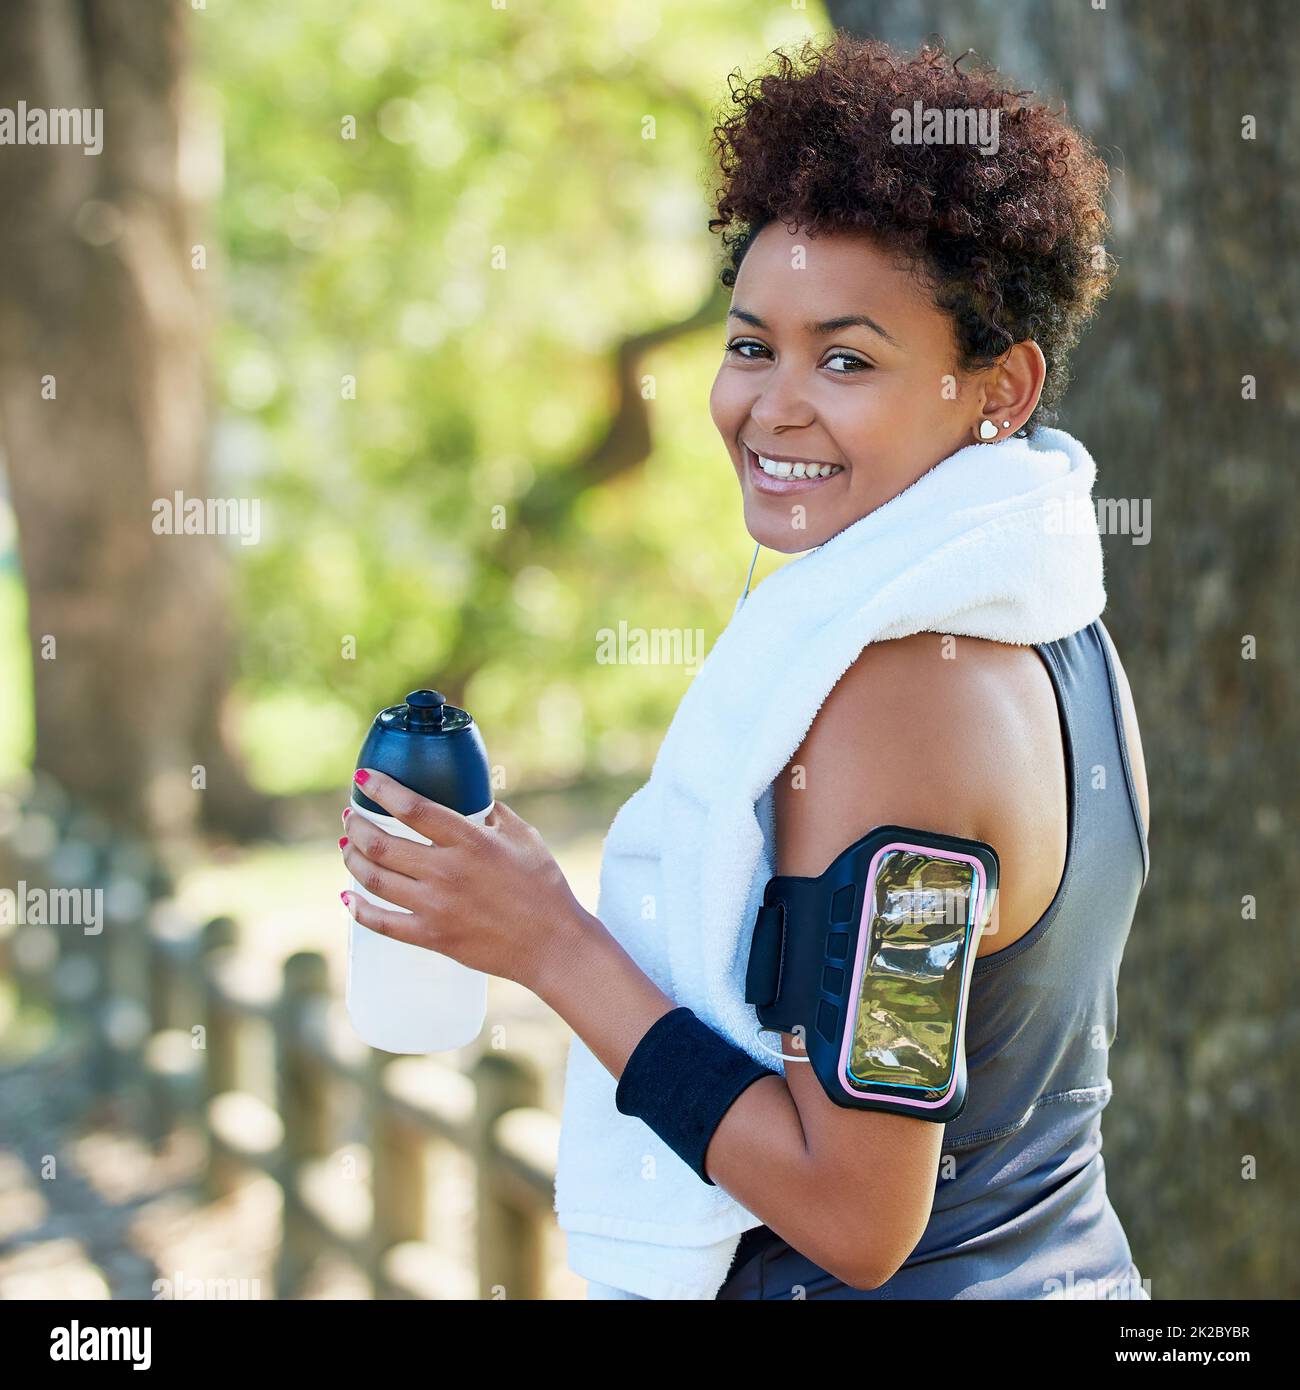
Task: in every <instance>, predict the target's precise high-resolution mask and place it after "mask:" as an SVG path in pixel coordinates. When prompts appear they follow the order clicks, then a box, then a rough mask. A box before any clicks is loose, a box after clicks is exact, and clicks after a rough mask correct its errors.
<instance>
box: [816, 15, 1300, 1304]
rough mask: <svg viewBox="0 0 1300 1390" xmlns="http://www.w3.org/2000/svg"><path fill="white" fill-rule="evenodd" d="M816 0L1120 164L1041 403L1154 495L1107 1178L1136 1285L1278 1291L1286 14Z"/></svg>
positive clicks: (1196, 1293) (1293, 1023)
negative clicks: (942, 57) (1134, 903)
mask: <svg viewBox="0 0 1300 1390" xmlns="http://www.w3.org/2000/svg"><path fill="white" fill-rule="evenodd" d="M827 8H828V10H829V12H830V15H831V20H832V23H834V24H835V25H836V26H837V27H842V28H845V29H849V30H851V31H853V32H855V33H858V34H870V35H872V36H873V37H877V38H882V39H884V40H886V41H887V42H889V43H892V44H895V45H897V46H900V47H907V48H915V46H916V45H917V44H918V43H919V42H920V41H921V40H923V39H924V38H925V37H926V36H927V35H928V34H933V33H938V34H941V35H942V36H943V38H944V39H945V40H946V42H947V44H948V46H949V49H950V50H951V51H953V52H955V53H960V52H962V50H964V49H965V48H967V47H972V48H974V49H975V50H976V51H977V52H978V53H979V54H980V55H981V56H982V57H984V58H986V59H988V60H989V61H990V62H993V63H996V64H997V65H998V66H999V67H1000V68H1001V69H1002V70H1004V71H1005V72H1006V73H1007V74H1008V75H1009V76H1010V77H1011V78H1012V79H1013V80H1014V81H1015V83H1016V84H1017V85H1019V86H1023V87H1031V88H1034V89H1035V90H1037V91H1038V92H1040V93H1041V94H1042V95H1044V96H1045V97H1047V98H1049V99H1050V100H1052V101H1054V102H1055V101H1058V100H1059V99H1060V98H1062V97H1063V98H1065V99H1066V101H1067V113H1068V114H1069V115H1070V116H1071V117H1072V118H1073V119H1074V120H1075V121H1077V122H1078V123H1079V124H1080V125H1081V127H1082V128H1083V129H1084V130H1085V132H1086V133H1087V134H1088V135H1089V136H1090V137H1091V138H1092V140H1093V141H1094V143H1095V144H1096V145H1097V147H1098V149H1099V150H1100V151H1101V152H1102V154H1103V156H1104V157H1105V158H1106V160H1107V163H1108V164H1109V165H1110V166H1111V171H1112V181H1111V211H1112V217H1113V219H1114V224H1115V225H1114V230H1113V233H1112V237H1111V241H1110V247H1109V249H1110V250H1111V251H1113V252H1114V254H1115V255H1116V256H1117V257H1118V259H1119V273H1118V276H1117V279H1116V282H1115V284H1114V287H1113V289H1112V291H1111V295H1110V297H1109V299H1108V300H1107V301H1105V302H1104V303H1103V304H1102V306H1101V309H1100V313H1099V316H1098V318H1097V319H1096V320H1095V321H1094V323H1093V325H1092V327H1091V328H1090V329H1089V330H1088V333H1087V336H1086V337H1085V338H1084V340H1083V342H1082V343H1081V344H1080V347H1079V349H1078V350H1077V351H1076V354H1075V357H1074V372H1073V376H1074V385H1073V387H1072V388H1071V391H1070V393H1069V395H1068V397H1067V399H1066V402H1065V406H1064V409H1063V411H1062V421H1061V423H1062V426H1063V427H1064V428H1065V429H1067V430H1069V431H1070V432H1071V433H1073V434H1076V435H1077V436H1078V437H1079V438H1080V439H1081V440H1082V441H1083V442H1084V443H1085V444H1086V445H1087V447H1088V448H1089V450H1090V451H1091V452H1092V454H1093V456H1094V457H1095V458H1096V460H1097V466H1098V482H1097V489H1096V495H1097V496H1098V497H1107V498H1135V499H1138V498H1145V499H1150V507H1151V512H1150V516H1151V540H1150V543H1149V544H1148V545H1145V546H1138V545H1133V544H1130V543H1129V538H1128V537H1125V536H1119V535H1115V536H1108V537H1106V539H1105V549H1106V579H1107V590H1108V595H1109V599H1108V603H1107V609H1106V622H1107V625H1108V627H1109V628H1110V630H1111V633H1112V635H1113V636H1114V638H1115V643H1116V646H1117V647H1118V649H1119V652H1120V655H1121V657H1122V659H1123V661H1124V664H1125V667H1126V669H1127V671H1128V674H1129V677H1130V679H1131V682H1132V686H1133V693H1134V699H1135V701H1136V704H1137V709H1138V715H1139V718H1140V719H1141V722H1142V735H1143V742H1144V745H1145V754H1146V762H1147V767H1148V769H1149V773H1150V779H1151V801H1152V813H1151V820H1152V829H1153V834H1152V836H1151V850H1152V866H1151V874H1150V878H1149V880H1148V882H1147V886H1146V889H1145V892H1144V894H1143V896H1142V899H1141V901H1140V903H1139V905H1138V912H1137V918H1136V920H1135V922H1134V926H1133V932H1132V936H1131V938H1130V941H1129V946H1128V950H1127V954H1126V959H1125V965H1124V971H1123V974H1122V976H1121V985H1120V1011H1119V1019H1120V1035H1119V1038H1118V1039H1117V1042H1116V1046H1115V1049H1114V1050H1113V1052H1112V1054H1111V1066H1112V1073H1113V1075H1114V1079H1115V1084H1116V1094H1115V1099H1114V1100H1113V1101H1112V1102H1111V1105H1110V1107H1109V1109H1108V1111H1107V1116H1106V1123H1105V1133H1106V1149H1105V1152H1106V1158H1107V1164H1106V1169H1107V1175H1108V1180H1109V1188H1110V1192H1111V1196H1112V1199H1113V1201H1114V1203H1115V1206H1116V1208H1117V1209H1118V1210H1119V1212H1120V1214H1121V1216H1122V1218H1123V1220H1124V1223H1125V1226H1126V1228H1127V1230H1128V1232H1129V1236H1130V1240H1131V1242H1132V1245H1133V1250H1134V1256H1135V1259H1136V1260H1137V1263H1138V1266H1139V1268H1140V1269H1141V1270H1142V1273H1143V1275H1144V1276H1149V1277H1151V1279H1152V1283H1153V1294H1154V1296H1155V1297H1156V1298H1161V1297H1211V1298H1213V1297H1220V1298H1222V1297H1236V1298H1277V1297H1285V1296H1287V1295H1288V1294H1290V1295H1291V1296H1294V1295H1295V1294H1296V1292H1297V1282H1296V1272H1295V1260H1296V1256H1295V1251H1296V1249H1297V1246H1298V1245H1300V1208H1297V1205H1296V1203H1295V1202H1294V1201H1292V1200H1290V1195H1289V1188H1290V1186H1291V1175H1292V1174H1294V1172H1295V1170H1296V1166H1297V1160H1298V1159H1300V1143H1298V1142H1297V1138H1296V1135H1297V1133H1298V1131H1297V1129H1296V1126H1295V1124H1294V1122H1293V1120H1292V1118H1291V1115H1290V1113H1289V1111H1290V1097H1291V1094H1292V1092H1293V1090H1294V1082H1295V1079H1296V1077H1295V1066H1294V1058H1295V1057H1296V1055H1297V1046H1296V1045H1297V1039H1298V1038H1300V1010H1298V1009H1297V1005H1296V1002H1295V986H1294V981H1295V975H1296V970H1295V954H1296V953H1295V940H1296V936H1295V928H1294V925H1293V922H1292V920H1291V918H1290V905H1291V904H1292V903H1294V902H1295V901H1297V898H1298V897H1300V856H1297V855H1296V853H1295V851H1294V848H1293V847H1292V846H1291V845H1290V843H1289V840H1288V837H1287V836H1286V835H1285V834H1284V831H1285V828H1286V826H1287V825H1288V823H1289V824H1290V825H1292V826H1294V824H1295V811H1296V802H1297V777H1296V764H1295V749H1296V747H1297V746H1298V745H1300V729H1298V728H1297V723H1298V720H1297V705H1296V700H1295V692H1294V685H1293V677H1294V674H1295V672H1296V669H1297V651H1296V647H1297V640H1296V633H1297V625H1296V622H1295V616H1294V613H1293V612H1292V611H1291V608H1292V606H1293V605H1294V601H1295V595H1296V593H1297V557H1298V555H1300V547H1297V544H1296V540H1295V533H1294V526H1295V518H1296V515H1297V505H1296V504H1297V496H1296V494H1297V485H1296V474H1295V468H1294V457H1295V439H1296V429H1297V420H1296V416H1297V412H1298V411H1300V395H1298V394H1297V393H1296V391H1295V389H1294V384H1293V383H1294V374H1295V365H1294V348H1293V342H1292V337H1293V334H1294V326H1295V323H1296V321H1297V284H1298V281H1300V269H1298V268H1297V261H1296V255H1295V249H1296V248H1295V241H1294V236H1295V227H1296V221H1297V219H1296V207H1295V190H1296V188H1297V187H1298V186H1300V179H1298V177H1297V175H1298V173H1300V170H1298V169H1297V165H1298V164H1300V108H1298V107H1297V105H1296V103H1295V101H1294V100H1292V99H1291V97H1290V90H1291V84H1292V83H1293V81H1294V77H1293V74H1294V72H1295V69H1296V61H1293V60H1300V29H1298V28H1297V26H1296V23H1295V14H1294V13H1293V12H1292V9H1291V7H1290V6H1285V5H1283V4H1281V3H1280V0H1252V3H1240V4H1234V3H1226V0H1225V2H1221V0H1181V3H1179V4H1176V5H1170V4H1167V3H1159V2H1158V0H1146V3H1124V4H1119V3H1112V4H1111V5H1110V6H1108V7H1107V8H1105V9H1094V8H1092V7H1091V6H1090V5H1089V4H1087V3H1084V0H1071V3H1064V2H1063V0H1062V2H1061V3H1043V0H913V3H909V4H907V5H899V4H894V3H879V0H827ZM1246 116H1254V117H1255V119H1256V121H1257V130H1256V138H1255V139H1253V140H1248V139H1243V138H1242V121H1243V118H1244V117H1246ZM1246 376H1251V377H1253V378H1254V379H1255V381H1256V383H1257V391H1258V398H1257V399H1243V378H1244V377H1246ZM1248 637H1253V638H1254V639H1255V640H1256V642H1257V644H1258V646H1257V652H1256V654H1255V655H1254V658H1253V659H1246V657H1244V655H1243V644H1244V643H1245V642H1246V641H1247V638H1248ZM1247 895H1249V896H1250V897H1252V898H1253V899H1254V900H1255V901H1256V902H1257V904H1258V919H1257V920H1255V919H1253V918H1250V917H1248V916H1245V915H1244V911H1245V910H1244V909H1243V900H1244V899H1245V898H1246V897H1247ZM1252 1159H1253V1160H1254V1162H1255V1163H1256V1164H1257V1176H1254V1177H1253V1180H1252V1176H1253V1175H1252V1171H1251V1168H1250V1162H1251V1160H1252Z"/></svg>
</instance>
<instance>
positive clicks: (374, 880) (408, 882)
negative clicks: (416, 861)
mask: <svg viewBox="0 0 1300 1390" xmlns="http://www.w3.org/2000/svg"><path fill="white" fill-rule="evenodd" d="M343 862H344V864H346V865H347V869H348V873H350V874H351V875H352V877H353V878H354V879H355V880H356V882H357V883H358V884H359V885H360V886H361V887H362V888H364V889H365V890H366V892H367V893H371V894H373V895H374V896H375V897H376V898H383V899H384V901H385V902H390V903H393V904H395V905H396V906H397V907H405V908H409V909H410V910H411V911H412V912H414V911H415V900H416V894H417V891H418V889H419V884H418V883H417V882H416V880H415V879H413V878H407V876H406V875H405V874H398V873H394V872H393V871H392V870H391V869H385V868H383V867H382V865H379V864H376V863H375V862H374V861H373V860H372V859H367V858H366V856H365V855H364V854H362V853H361V851H360V850H359V849H358V848H357V847H356V845H354V844H349V845H348V846H347V848H346V849H345V850H344V851H343Z"/></svg>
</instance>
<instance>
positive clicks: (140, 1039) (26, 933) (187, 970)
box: [0, 779, 559, 1299]
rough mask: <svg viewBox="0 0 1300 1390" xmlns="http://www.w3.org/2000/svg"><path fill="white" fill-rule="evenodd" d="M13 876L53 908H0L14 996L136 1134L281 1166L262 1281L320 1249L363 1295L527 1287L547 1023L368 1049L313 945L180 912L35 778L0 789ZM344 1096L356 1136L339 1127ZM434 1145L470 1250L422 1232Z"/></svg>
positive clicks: (539, 1173)
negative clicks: (458, 1046)
mask: <svg viewBox="0 0 1300 1390" xmlns="http://www.w3.org/2000/svg"><path fill="white" fill-rule="evenodd" d="M23 884H25V885H26V887H27V889H29V890H30V889H33V888H35V889H37V890H38V896H39V895H43V897H44V900H45V901H46V902H48V903H50V904H52V907H51V910H50V912H49V914H48V915H51V916H53V915H55V908H57V909H61V912H60V920H59V921H58V922H57V923H55V924H45V923H38V922H32V921H22V920H18V921H16V922H14V923H10V924H9V925H6V926H0V967H2V968H3V969H4V970H5V971H6V972H7V973H9V974H10V975H11V976H12V977H13V978H14V979H15V980H16V981H17V984H18V987H19V990H20V995H21V998H22V999H23V1001H24V1003H28V1004H38V1005H44V1006H45V1007H47V1008H48V1009H49V1010H51V1011H52V1012H53V1013H54V1015H55V1016H56V1017H57V1018H58V1020H59V1026H60V1028H62V1029H67V1030H75V1031H77V1032H78V1034H79V1035H80V1036H81V1038H82V1039H83V1041H84V1043H85V1047H84V1052H83V1054H82V1055H84V1057H85V1060H86V1065H87V1067H88V1068H89V1069H90V1080H91V1082H92V1084H93V1086H94V1089H95V1091H96V1092H98V1093H100V1094H113V1095H115V1096H118V1097H128V1098H130V1100H131V1101H132V1103H133V1106H134V1113H135V1114H136V1116H137V1117H138V1122H139V1124H140V1126H141V1127H142V1129H143V1130H144V1131H145V1132H146V1134H147V1135H148V1137H149V1138H150V1139H151V1140H152V1141H153V1142H155V1143H159V1142H161V1140H162V1139H163V1138H164V1137H165V1136H166V1135H167V1134H168V1133H169V1132H171V1130H172V1129H173V1128H174V1127H175V1126H176V1125H178V1124H182V1123H197V1124H198V1125H199V1126H200V1127H201V1129H202V1132H203V1134H204V1136H205V1138H206V1142H207V1164H206V1170H205V1175H204V1181H205V1185H206V1190H207V1193H208V1195H210V1196H213V1197H218V1196H222V1195H224V1194H227V1193H229V1192H230V1191H231V1190H232V1189H233V1188H234V1187H235V1186H236V1185H238V1184H239V1183H240V1181H241V1180H242V1178H243V1176H244V1174H245V1173H246V1172H247V1170H249V1169H255V1170H260V1171H261V1172H263V1173H266V1174H268V1175H270V1176H271V1177H272V1178H273V1179H274V1180H275V1181H276V1182H277V1183H278V1184H279V1186H280V1189H281V1191H282V1194H283V1207H282V1210H283V1213H284V1216H283V1231H282V1239H281V1242H280V1255H279V1259H278V1263H277V1267H276V1273H275V1285H276V1292H277V1296H279V1297H293V1296H294V1295H295V1293H296V1291H297V1290H298V1289H299V1288H300V1287H301V1281H302V1279H303V1276H304V1274H305V1273H306V1271H307V1270H308V1269H309V1267H310V1266H311V1264H312V1262H313V1261H314V1260H315V1258H316V1257H317V1256H318V1255H320V1254H321V1253H324V1252H326V1251H333V1252H339V1253H342V1254H343V1255H344V1256H345V1257H347V1258H348V1259H350V1260H352V1261H353V1262H355V1264H356V1265H357V1266H358V1267H359V1268H360V1269H362V1270H364V1271H365V1273H366V1274H367V1275H368V1277H369V1280H370V1283H371V1287H372V1290H373V1292H374V1295H375V1297H378V1298H475V1297H481V1298H502V1297H505V1298H511V1299H518V1298H523V1299H530V1298H539V1297H541V1296H543V1293H544V1262H545V1246H546V1240H547V1233H548V1231H549V1230H550V1229H552V1228H553V1224H554V1212H553V1208H552V1194H553V1183H554V1173H555V1158H556V1152H557V1147H558V1142H559V1121H558V1119H557V1117H556V1116H554V1115H553V1114H551V1113H549V1112H548V1111H546V1110H544V1109H542V1108H541V1104H542V1097H543V1076H542V1065H543V1061H544V1059H547V1058H548V1057H553V1056H554V1051H555V1046H556V1038H555V1035H554V1034H553V1033H550V1032H549V1031H546V1030H541V1029H539V1028H538V1027H537V1025H535V1024H532V1023H529V1022H526V1021H519V1022H510V1023H507V1024H503V1025H501V1026H500V1027H499V1028H497V1029H494V1030H493V1036H492V1037H491V1038H490V1039H486V1040H481V1042H482V1047H481V1050H480V1051H479V1053H478V1055H477V1057H476V1058H475V1059H474V1060H473V1061H472V1062H470V1063H469V1064H468V1065H467V1069H466V1070H464V1071H461V1070H456V1069H454V1068H452V1067H450V1066H447V1065H445V1063H442V1062H439V1061H438V1060H436V1059H434V1058H428V1057H405V1056H393V1055H391V1054H389V1053H385V1052H380V1051H378V1050H376V1049H372V1048H370V1047H368V1046H367V1045H366V1044H364V1043H363V1042H361V1041H360V1039H358V1038H357V1037H356V1035H355V1033H354V1032H353V1031H352V1029H351V1027H350V1025H349V1024H348V1022H347V1018H346V1013H345V1011H344V1009H343V1006H342V1003H341V1001H340V1000H339V999H337V998H336V997H334V996H333V995H332V994H331V991H330V986H329V980H328V971H327V967H326V961H325V958H324V957H323V956H322V955H320V954H319V953H316V952H311V951H304V952H299V953H297V954H295V955H293V956H291V957H290V958H289V959H288V960H286V961H285V962H284V965H283V969H282V970H278V971H277V970H274V969H271V968H269V967H268V966H267V965H266V964H265V963H264V962H263V961H262V960H260V959H259V958H258V957H256V956H255V955H253V954H251V953H249V952H247V951H244V950H241V949H240V947H239V946H238V944H237V939H236V938H237V931H236V924H235V922H234V921H232V920H231V919H230V918H227V917H219V918H216V919H214V920H212V921H209V922H207V923H206V924H203V925H200V924H198V923H196V922H193V921H190V920H188V919H187V918H186V917H185V916H184V915H183V914H182V913H181V912H179V911H178V909H177V907H176V905H175V903H174V902H172V901H171V900H170V898H169V897H168V892H169V884H168V882H167V879H166V876H165V874H164V873H163V872H162V871H161V870H160V869H159V868H158V866H157V864H156V863H155V862H154V861H153V860H152V859H151V857H150V856H149V854H148V853H147V852H146V851H145V850H144V849H143V848H142V847H141V846H140V845H139V844H138V843H133V842H130V841H124V840H121V839H117V838H115V837H113V836H112V835H111V834H110V832H109V831H108V829H107V827H106V826H105V825H104V824H103V823H102V822H101V821H100V820H99V819H98V818H96V817H95V816H93V815H87V814H85V813H78V812H77V811H76V810H75V809H74V808H71V807H70V806H68V804H67V802H66V799H65V798H63V796H62V795H61V793H60V792H59V790H58V788H57V787H54V786H53V785H52V784H51V783H49V782H48V781H46V780H43V779H38V780H36V781H35V782H34V783H33V785H32V788H31V791H30V793H28V794H26V795H24V796H23V798H22V800H21V801H19V800H18V799H17V798H16V797H12V796H10V797H7V798H3V799H0V889H5V888H8V889H11V890H12V891H13V892H14V893H15V895H16V896H18V895H19V892H20V886H21V885H23ZM95 889H99V890H101V891H102V894H103V898H102V904H103V913H102V917H101V918H100V921H99V930H98V931H93V930H92V931H87V930H86V929H85V925H86V922H87V920H88V919H89V918H90V916H91V914H89V913H86V914H83V915H82V916H80V917H79V916H78V915H77V912H76V906H75V904H76V902H77V897H78V895H79V894H84V892H85V891H86V890H90V891H92V892H93V890H95ZM60 893H62V894H63V897H62V898H60V897H59V896H58V895H59V894H60ZM23 915H25V914H24V913H22V912H21V911H20V914H19V916H20V919H21V917H22V916H23ZM493 1043H496V1044H501V1043H505V1044H506V1045H504V1046H501V1045H498V1046H493V1045H491V1044H493ZM349 1111H350V1112H351V1114H352V1117H353V1118H352V1128H353V1136H352V1137H353V1138H354V1139H355V1140H357V1141H359V1142H358V1143H357V1144H356V1146H355V1148H354V1149H353V1150H352V1151H348V1150H347V1149H346V1148H341V1146H340V1143H339V1140H340V1135H339V1133H338V1131H339V1128H340V1122H339V1116H340V1113H348V1112H349ZM442 1146H447V1147H446V1148H443V1147H442ZM440 1149H441V1150H442V1151H443V1152H447V1151H448V1149H449V1150H451V1151H458V1152H459V1153H461V1154H463V1155H465V1156H467V1157H468V1158H469V1159H470V1161H471V1162H472V1166H473V1174H474V1177H473V1182H474V1213H473V1222H474V1241H473V1244H474V1247H475V1250H474V1260H473V1265H474V1267H469V1266H467V1265H466V1263H465V1262H463V1261H455V1260H453V1259H451V1258H449V1257H448V1256H447V1255H446V1254H445V1253H443V1251H442V1250H441V1249H440V1245H439V1243H438V1242H436V1241H435V1235H436V1232H435V1231H433V1230H431V1229H430V1217H429V1212H430V1210H431V1207H432V1205H433V1203H432V1201H431V1199H432V1198H433V1197H434V1196H435V1195H436V1194H435V1193H434V1192H433V1191H432V1190H431V1183H432V1182H434V1181H436V1178H431V1176H430V1172H431V1168H434V1167H436V1164H431V1162H430V1160H431V1158H432V1159H436V1157H437V1155H438V1153H439V1151H440ZM358 1150H359V1153H360V1157H359V1158H358Z"/></svg>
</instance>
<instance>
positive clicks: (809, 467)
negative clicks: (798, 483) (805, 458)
mask: <svg viewBox="0 0 1300 1390" xmlns="http://www.w3.org/2000/svg"><path fill="white" fill-rule="evenodd" d="M754 457H755V458H756V459H757V460H758V466H759V467H760V468H761V469H762V470H763V472H764V473H766V474H768V475H769V477H773V478H833V477H834V476H835V475H836V474H837V473H843V472H844V467H843V465H842V464H838V463H777V462H776V460H775V459H767V458H764V457H763V456H762V454H755V455H754Z"/></svg>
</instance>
